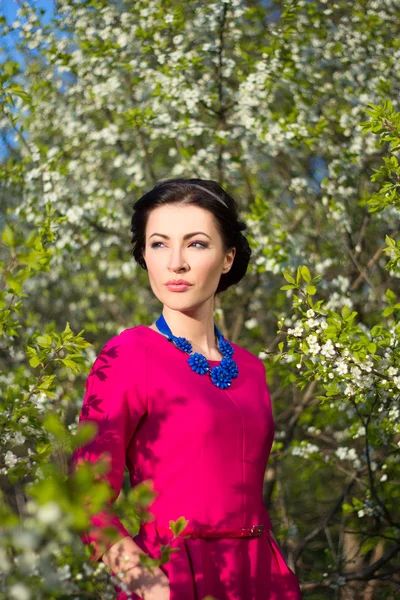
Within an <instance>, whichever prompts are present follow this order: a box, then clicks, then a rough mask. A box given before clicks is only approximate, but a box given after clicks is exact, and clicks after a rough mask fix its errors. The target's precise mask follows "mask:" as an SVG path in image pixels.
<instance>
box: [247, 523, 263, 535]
mask: <svg viewBox="0 0 400 600" xmlns="http://www.w3.org/2000/svg"><path fill="white" fill-rule="evenodd" d="M262 530H263V525H253V527H252V528H251V529H250V532H251V535H252V536H255V537H260V535H261V534H262Z"/></svg>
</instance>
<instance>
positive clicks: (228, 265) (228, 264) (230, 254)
mask: <svg viewBox="0 0 400 600" xmlns="http://www.w3.org/2000/svg"><path fill="white" fill-rule="evenodd" d="M235 254H236V248H231V249H230V250H229V252H228V254H226V256H225V261H224V268H223V270H222V272H223V273H228V271H230V269H231V267H232V264H233V261H234V258H235Z"/></svg>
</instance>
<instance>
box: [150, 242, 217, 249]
mask: <svg viewBox="0 0 400 600" xmlns="http://www.w3.org/2000/svg"><path fill="white" fill-rule="evenodd" d="M158 244H162V242H153V243H152V244H151V247H152V248H158ZM192 244H200V246H201V247H202V248H207V244H205V243H204V242H191V243H190V245H192Z"/></svg>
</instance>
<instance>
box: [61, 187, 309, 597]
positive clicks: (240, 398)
mask: <svg viewBox="0 0 400 600" xmlns="http://www.w3.org/2000/svg"><path fill="white" fill-rule="evenodd" d="M245 228H246V225H245V224H244V223H243V222H241V221H239V220H238V212H237V206H236V204H235V200H234V199H233V198H232V197H231V196H230V195H229V194H228V193H227V192H226V191H224V190H223V189H222V188H221V187H220V186H219V185H218V184H217V183H216V182H214V181H211V180H202V179H170V180H165V181H161V182H159V183H157V184H156V185H155V187H154V188H153V189H152V190H150V191H149V192H148V193H147V194H145V195H144V196H143V197H142V198H141V199H140V200H138V201H137V202H136V203H135V205H134V214H133V217H132V228H131V231H132V234H133V238H132V243H133V244H134V248H133V251H132V253H133V256H134V258H135V260H136V261H137V262H138V263H139V264H140V265H141V266H142V267H143V268H144V269H146V270H147V271H148V274H149V280H150V285H151V288H152V290H153V292H154V294H155V295H156V297H157V298H158V299H159V300H160V302H161V303H162V305H163V308H162V312H161V315H160V317H159V318H158V319H157V320H156V322H155V323H153V324H152V325H151V326H150V327H148V326H145V325H137V326H135V327H130V328H128V329H125V330H124V331H122V333H120V334H119V335H116V336H114V337H113V338H112V339H110V340H109V341H108V342H107V343H106V345H105V346H104V348H103V350H102V351H101V353H100V354H99V356H98V357H97V359H96V361H95V363H94V365H93V367H92V369H91V371H90V374H89V377H88V380H87V382H86V394H85V398H84V402H83V407H82V412H81V415H80V421H84V420H92V421H95V422H96V424H97V426H98V432H97V434H96V437H95V439H94V440H93V441H92V442H90V443H89V444H87V445H86V446H85V447H84V448H80V449H78V451H76V453H75V455H74V457H73V462H76V461H78V459H79V460H81V459H87V460H89V461H92V462H94V461H95V460H97V459H98V458H99V456H100V454H102V452H105V453H106V454H107V455H108V456H109V457H110V458H111V465H110V471H109V473H108V474H107V475H106V477H107V479H108V481H109V482H110V484H111V486H112V488H113V490H114V491H115V498H114V499H113V501H114V500H115V499H116V498H117V496H118V494H119V492H120V490H121V486H122V482H123V474H124V467H125V464H126V465H127V467H128V469H129V473H130V482H131V485H132V486H135V485H137V484H138V483H140V482H141V481H143V480H152V481H153V485H154V489H155V491H156V492H157V494H158V496H157V497H156V499H155V501H154V502H153V504H152V505H151V506H150V511H151V513H152V514H153V515H154V517H155V518H154V521H153V522H151V523H147V524H142V526H141V528H140V531H139V533H138V534H137V535H136V536H134V537H132V536H131V535H130V533H129V531H128V530H127V529H126V528H125V527H124V525H123V524H122V523H121V521H119V519H118V518H117V517H116V515H115V514H113V513H112V507H111V509H110V512H107V513H106V512H103V513H100V514H98V515H96V516H95V517H93V519H92V521H91V529H90V530H89V531H88V532H87V533H85V534H84V535H82V539H83V541H84V543H86V544H92V547H93V548H94V550H93V554H92V556H91V558H92V560H94V561H98V560H103V561H104V562H105V563H106V564H107V566H108V567H109V568H110V569H111V571H112V572H113V573H115V572H117V571H118V572H121V571H123V578H122V581H123V583H124V584H126V586H127V587H126V589H127V590H130V591H135V592H136V593H132V595H131V596H128V595H127V594H126V593H125V592H123V591H121V588H119V587H116V589H117V592H118V593H119V595H118V596H117V598H118V600H124V599H125V598H128V597H132V598H136V599H137V598H143V599H144V600H202V599H203V598H204V597H205V596H207V595H212V596H213V597H214V598H216V599H217V600H298V599H299V598H301V595H300V588H299V584H298V581H297V578H296V576H295V574H294V573H293V572H292V571H291V570H290V569H289V567H288V566H287V564H286V562H285V560H284V557H283V555H282V553H281V551H280V549H279V546H278V544H277V542H276V540H275V538H274V536H273V534H272V525H271V521H270V518H269V515H268V512H267V510H266V508H265V506H264V504H263V501H262V489H263V479H264V473H265V468H266V464H267V460H268V456H269V452H270V449H271V445H272V441H273V437H274V420H273V414H272V407H271V400H270V395H269V391H268V387H267V384H266V381H265V369H264V364H263V362H262V361H261V359H259V358H258V357H257V356H255V355H254V354H252V353H251V352H249V351H248V350H246V349H245V348H242V347H241V346H239V345H237V344H235V343H233V342H232V343H231V342H229V341H228V340H226V339H225V338H224V337H223V336H222V335H221V333H220V331H219V329H218V328H217V327H216V325H215V324H214V296H215V294H217V293H220V292H222V291H224V290H226V289H227V288H228V287H229V286H231V285H234V284H236V283H238V282H239V281H240V280H241V279H242V278H243V277H244V275H245V273H246V269H247V266H248V263H249V260H250V256H251V250H250V248H249V244H248V242H247V240H246V238H245V237H244V236H243V234H242V231H243V230H244V229H245ZM174 282H175V283H174ZM182 516H183V517H184V518H185V519H187V520H188V525H187V527H186V528H185V530H184V531H183V532H182V534H181V536H186V537H181V536H178V537H176V538H174V536H173V533H172V531H171V530H170V529H169V522H170V520H173V521H175V520H177V519H178V518H179V517H182ZM107 525H108V526H110V525H113V526H115V528H116V530H117V536H118V539H117V541H116V539H115V538H114V539H110V538H107V536H106V535H105V528H106V526H107ZM167 543H170V544H171V547H173V548H178V549H179V550H178V551H177V552H174V553H172V554H171V558H170V561H169V562H168V563H166V564H165V565H163V566H161V567H159V568H157V569H154V570H153V574H152V575H150V574H149V573H148V571H147V570H146V569H145V568H144V567H142V566H141V565H140V562H139V559H138V553H140V552H145V553H146V554H147V555H148V556H150V557H152V558H155V557H159V556H160V554H159V552H160V545H161V544H167ZM124 557H126V559H127V560H126V561H124V560H123V558H124Z"/></svg>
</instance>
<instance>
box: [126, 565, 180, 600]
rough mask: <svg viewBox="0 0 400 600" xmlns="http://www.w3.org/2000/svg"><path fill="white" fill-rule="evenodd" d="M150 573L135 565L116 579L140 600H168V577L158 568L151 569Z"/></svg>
mask: <svg viewBox="0 0 400 600" xmlns="http://www.w3.org/2000/svg"><path fill="white" fill-rule="evenodd" d="M152 571H153V573H150V572H149V571H148V570H147V569H146V568H145V567H144V565H137V566H135V567H132V568H131V569H129V570H128V571H126V572H125V573H123V574H121V577H118V579H119V580H120V581H121V582H123V583H125V584H126V586H127V588H128V590H129V591H131V592H135V593H136V594H137V595H138V596H140V597H141V598H142V600H170V594H171V592H170V585H169V579H168V577H167V576H166V575H165V573H164V572H163V571H162V570H161V569H160V568H159V567H153V568H152ZM122 575H123V576H122Z"/></svg>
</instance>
